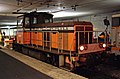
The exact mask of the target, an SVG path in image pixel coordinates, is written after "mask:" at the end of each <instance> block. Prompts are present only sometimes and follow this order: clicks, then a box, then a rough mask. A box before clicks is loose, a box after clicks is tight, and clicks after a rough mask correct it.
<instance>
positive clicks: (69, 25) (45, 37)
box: [13, 12, 106, 68]
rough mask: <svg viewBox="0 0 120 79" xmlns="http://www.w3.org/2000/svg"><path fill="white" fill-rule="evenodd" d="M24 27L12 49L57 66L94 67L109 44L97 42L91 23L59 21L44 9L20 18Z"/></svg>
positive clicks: (20, 30)
mask: <svg viewBox="0 0 120 79" xmlns="http://www.w3.org/2000/svg"><path fill="white" fill-rule="evenodd" d="M19 20H20V21H22V28H19V29H18V31H17V33H16V40H15V41H14V44H13V49H14V50H16V51H19V52H21V53H24V54H27V55H30V56H32V57H35V58H38V59H40V60H42V61H45V62H48V63H51V64H53V65H55V66H58V67H67V68H75V67H78V66H83V65H86V66H92V65H93V64H95V63H98V62H99V60H100V59H102V53H104V51H105V48H106V44H104V43H98V42H97V43H95V41H94V37H93V25H92V23H90V22H79V21H77V22H57V23H53V15H51V14H49V13H45V12H32V13H26V14H24V15H22V16H19V17H18V22H19Z"/></svg>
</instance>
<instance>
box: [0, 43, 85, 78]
mask: <svg viewBox="0 0 120 79" xmlns="http://www.w3.org/2000/svg"><path fill="white" fill-rule="evenodd" d="M0 71H1V72H0V78H1V79H87V78H85V77H83V76H80V75H77V74H74V73H71V72H69V71H65V70H63V69H60V68H58V67H55V66H52V65H50V64H47V63H44V62H42V61H40V60H37V59H35V58H32V57H29V56H26V55H24V54H21V53H19V52H16V51H14V50H11V49H8V48H5V47H3V46H1V45H0Z"/></svg>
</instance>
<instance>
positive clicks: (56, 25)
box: [31, 21, 93, 28]
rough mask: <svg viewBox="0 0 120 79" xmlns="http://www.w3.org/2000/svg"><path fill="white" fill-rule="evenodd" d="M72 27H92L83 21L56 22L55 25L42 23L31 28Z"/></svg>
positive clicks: (89, 23)
mask: <svg viewBox="0 0 120 79" xmlns="http://www.w3.org/2000/svg"><path fill="white" fill-rule="evenodd" d="M74 25H91V26H93V25H92V23H91V22H85V21H74V22H56V23H44V24H34V25H32V26H31V28H40V27H41V28H42V27H73V26H74Z"/></svg>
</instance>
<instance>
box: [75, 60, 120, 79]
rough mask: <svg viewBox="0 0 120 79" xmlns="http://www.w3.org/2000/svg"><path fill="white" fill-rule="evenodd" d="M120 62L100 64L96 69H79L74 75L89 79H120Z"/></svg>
mask: <svg viewBox="0 0 120 79" xmlns="http://www.w3.org/2000/svg"><path fill="white" fill-rule="evenodd" d="M117 63H118V62H116V61H114V62H112V63H111V62H109V63H107V64H106V63H104V64H100V65H98V66H96V67H94V68H91V69H86V68H77V69H76V70H75V71H73V73H76V74H79V75H82V76H84V77H87V78H89V79H120V68H119V66H120V65H118V64H117Z"/></svg>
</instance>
